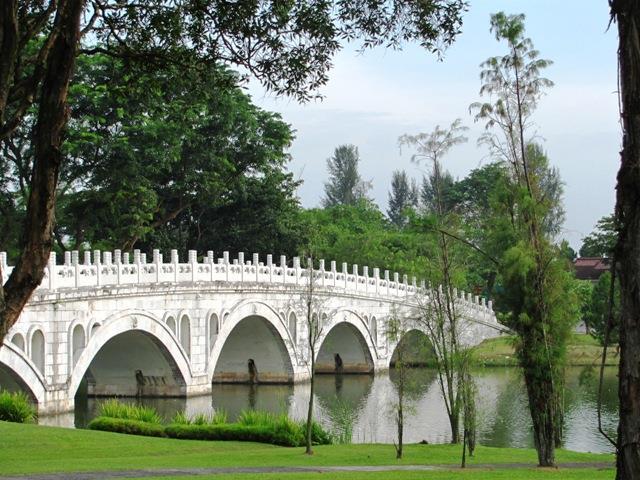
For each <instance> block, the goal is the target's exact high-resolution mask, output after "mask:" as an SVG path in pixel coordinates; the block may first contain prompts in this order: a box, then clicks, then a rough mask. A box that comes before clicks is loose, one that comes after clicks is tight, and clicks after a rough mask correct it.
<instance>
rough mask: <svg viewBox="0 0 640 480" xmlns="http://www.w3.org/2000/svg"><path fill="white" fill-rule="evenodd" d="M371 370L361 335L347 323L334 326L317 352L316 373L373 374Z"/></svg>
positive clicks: (370, 363) (365, 345) (372, 366)
mask: <svg viewBox="0 0 640 480" xmlns="http://www.w3.org/2000/svg"><path fill="white" fill-rule="evenodd" d="M373 369H374V365H373V358H372V357H371V352H370V351H369V346H368V345H367V342H366V340H365V338H364V337H363V336H362V333H361V332H360V331H359V330H358V329H357V328H356V327H355V326H354V325H352V324H351V323H348V322H340V323H338V324H336V325H334V327H333V328H332V329H331V330H330V331H329V332H328V333H327V335H326V336H325V338H324V340H323V341H322V345H321V346H320V349H319V351H318V356H317V359H316V373H373Z"/></svg>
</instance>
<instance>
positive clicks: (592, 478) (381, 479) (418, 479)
mask: <svg viewBox="0 0 640 480" xmlns="http://www.w3.org/2000/svg"><path fill="white" fill-rule="evenodd" d="M615 476H616V472H615V470H614V469H606V470H595V469H594V470H584V469H583V470H580V469H573V470H570V469H558V470H553V469H531V470H529V469H519V470H456V471H452V470H447V471H439V472H403V471H388V472H330V473H327V472H323V473H261V474H247V473H240V474H230V475H224V476H223V475H203V476H200V475H199V476H198V477H197V478H198V479H207V480H219V479H220V478H221V477H224V478H225V480H228V479H234V480H299V479H305V480H308V479H318V480H329V479H336V480H340V479H343V478H346V479H349V480H389V479H394V480H395V479H399V480H452V479H460V480H587V479H588V480H612V479H614V478H615ZM185 478H187V477H185V476H182V477H144V479H145V480H169V479H174V480H184V479H185ZM189 478H193V477H189Z"/></svg>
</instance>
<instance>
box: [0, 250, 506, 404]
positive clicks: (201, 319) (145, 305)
mask: <svg viewBox="0 0 640 480" xmlns="http://www.w3.org/2000/svg"><path fill="white" fill-rule="evenodd" d="M168 260H169V261H168V262H167V261H164V260H163V258H162V255H161V254H160V253H159V252H158V251H157V250H156V251H154V252H153V256H152V258H150V259H147V258H146V256H145V254H143V253H140V252H139V251H137V250H136V251H134V252H133V256H132V257H131V256H130V255H129V254H127V253H124V254H122V253H121V252H120V251H117V250H116V251H115V252H113V253H111V252H99V251H95V252H93V254H92V253H91V252H85V254H84V258H82V259H81V258H79V255H78V252H66V253H65V255H64V262H63V264H62V265H58V264H56V256H55V254H52V255H51V259H50V261H49V265H48V267H47V269H46V275H45V278H44V280H43V282H42V285H41V286H40V287H39V288H38V289H37V290H36V291H35V292H34V294H33V296H32V298H31V300H30V301H29V303H28V304H27V306H26V308H25V310H24V311H23V313H22V315H21V317H20V319H19V320H18V322H17V323H16V324H15V325H14V326H13V328H12V329H11V330H10V331H9V334H8V335H7V337H6V338H5V341H4V344H3V345H2V347H1V348H0V387H4V388H9V389H16V388H20V389H23V390H25V391H27V392H28V393H29V395H30V396H32V398H33V399H34V400H35V401H37V403H38V409H39V413H40V414H46V413H55V412H61V411H69V410H72V409H73V406H74V397H75V395H76V393H77V392H78V390H79V389H86V391H87V393H88V394H89V395H143V396H162V395H166V396H191V395H200V394H207V393H209V392H210V391H211V384H212V383H214V382H249V381H257V382H260V383H261V382H297V381H303V380H305V379H308V377H309V373H310V372H309V364H310V361H309V349H308V346H307V334H308V332H307V326H306V321H305V318H306V317H305V308H304V301H303V298H304V297H305V292H306V291H307V290H308V288H309V279H308V276H309V275H308V274H309V271H308V270H307V269H305V268H302V267H301V265H300V261H299V259H298V258H294V259H293V262H292V265H291V266H287V261H286V258H285V257H280V259H279V262H278V263H277V264H276V263H275V262H273V260H272V256H271V255H267V256H266V257H265V258H263V260H264V261H265V262H264V263H263V262H261V261H260V257H259V255H257V254H254V255H253V258H252V259H251V260H250V261H246V259H245V258H244V255H243V254H239V258H237V259H235V260H233V261H230V259H229V255H228V253H226V252H225V253H224V254H223V257H222V258H218V259H215V258H214V255H213V252H208V254H207V256H206V257H204V258H203V259H200V260H198V258H197V254H196V252H195V251H190V252H189V254H188V259H187V261H186V262H184V263H181V262H180V261H179V258H178V253H177V251H175V250H173V251H171V258H170V259H168ZM317 267H318V269H317V270H314V272H315V275H314V277H315V278H316V280H315V281H314V290H315V294H314V295H315V299H316V300H317V301H315V302H314V305H316V306H317V307H316V308H315V310H317V311H315V312H314V315H317V318H318V319H319V320H320V323H321V325H322V337H321V339H320V341H319V342H318V345H319V348H318V353H317V357H316V358H317V360H316V363H317V371H318V372H334V371H336V368H340V370H341V371H342V372H343V373H373V372H375V371H377V370H381V369H386V368H388V367H389V362H390V360H391V357H392V354H393V351H394V348H395V346H396V345H395V344H394V343H393V342H391V343H390V342H389V340H388V339H387V335H386V329H385V325H386V320H387V319H388V318H389V315H390V313H391V312H392V309H393V310H395V311H396V312H398V314H400V315H405V316H410V315H415V314H416V312H415V310H416V307H417V304H418V300H419V298H421V297H422V298H424V296H425V295H427V290H425V289H424V286H422V287H417V286H416V282H415V279H413V281H412V282H411V283H409V282H408V281H407V277H406V276H404V277H403V278H402V279H400V278H399V275H398V274H397V273H394V274H393V275H392V276H390V275H389V272H388V271H385V272H384V273H383V275H382V277H381V276H380V271H379V270H378V269H377V268H374V269H373V270H372V271H370V270H369V269H368V267H362V268H361V269H358V267H357V265H353V266H352V269H351V273H349V272H348V268H347V264H346V263H345V264H342V265H341V268H340V269H337V268H336V264H335V262H331V264H330V265H325V262H324V261H323V260H320V261H319V265H317ZM0 269H2V274H3V278H4V279H6V278H7V277H8V275H9V274H10V273H11V270H12V267H10V266H8V265H7V257H6V254H4V253H0ZM457 304H458V305H459V308H460V310H461V311H462V312H463V317H464V322H463V328H462V334H463V342H464V343H466V344H467V345H472V344H477V343H479V342H481V341H482V340H483V339H485V338H489V337H495V336H498V335H500V334H501V332H502V331H504V328H503V327H502V326H500V325H499V324H498V323H497V322H496V318H495V315H494V313H493V311H492V309H491V303H490V302H489V304H488V305H485V302H484V299H479V298H478V297H472V296H471V295H470V294H464V293H462V294H460V295H459V296H458V300H457ZM416 325H417V324H416ZM416 329H419V326H416ZM336 355H339V359H338V358H337V357H336ZM250 359H251V360H250ZM250 363H253V365H254V366H255V368H253V369H252V368H250V366H249V364H250ZM337 363H338V364H340V363H341V367H336V364H337Z"/></svg>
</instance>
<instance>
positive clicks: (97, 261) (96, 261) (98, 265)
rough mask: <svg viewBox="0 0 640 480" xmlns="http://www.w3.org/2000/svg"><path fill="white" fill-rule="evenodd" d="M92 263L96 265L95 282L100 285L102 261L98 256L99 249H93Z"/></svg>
mask: <svg viewBox="0 0 640 480" xmlns="http://www.w3.org/2000/svg"><path fill="white" fill-rule="evenodd" d="M93 264H94V265H95V266H96V283H97V285H98V286H100V285H102V272H101V270H102V267H101V265H102V261H101V258H100V250H94V251H93Z"/></svg>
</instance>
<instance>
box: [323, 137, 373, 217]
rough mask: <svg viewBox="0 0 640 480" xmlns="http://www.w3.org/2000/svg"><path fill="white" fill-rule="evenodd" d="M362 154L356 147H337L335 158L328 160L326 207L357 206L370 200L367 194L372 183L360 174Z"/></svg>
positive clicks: (325, 186)
mask: <svg viewBox="0 0 640 480" xmlns="http://www.w3.org/2000/svg"><path fill="white" fill-rule="evenodd" d="M359 162H360V154H359V153H358V147H356V146H355V145H340V146H339V147H336V149H335V152H334V153H333V157H331V158H328V159H327V169H328V170H329V181H328V182H327V183H325V184H324V194H325V198H324V200H323V201H322V203H323V205H324V206H325V207H333V206H336V205H355V204H356V203H358V202H359V201H361V200H368V198H367V193H368V192H369V190H370V189H371V183H370V182H365V181H364V180H362V178H361V177H360V173H358V163H359Z"/></svg>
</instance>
